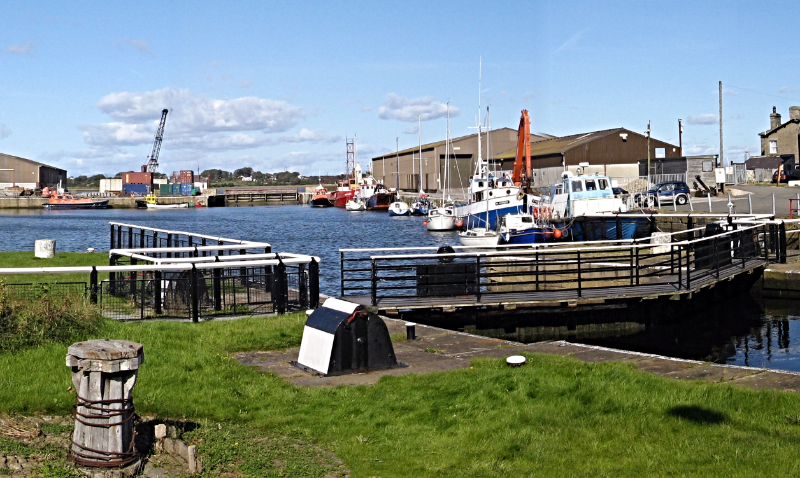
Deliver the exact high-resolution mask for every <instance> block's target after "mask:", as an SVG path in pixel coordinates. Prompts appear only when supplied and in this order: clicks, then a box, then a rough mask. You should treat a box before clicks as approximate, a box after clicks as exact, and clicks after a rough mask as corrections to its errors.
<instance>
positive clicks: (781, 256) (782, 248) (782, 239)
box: [778, 221, 786, 264]
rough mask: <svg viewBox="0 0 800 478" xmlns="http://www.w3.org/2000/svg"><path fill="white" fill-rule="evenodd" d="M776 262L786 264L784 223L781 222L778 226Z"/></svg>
mask: <svg viewBox="0 0 800 478" xmlns="http://www.w3.org/2000/svg"><path fill="white" fill-rule="evenodd" d="M778 251H779V256H778V262H779V263H781V264H786V223H785V222H783V221H781V223H780V224H778Z"/></svg>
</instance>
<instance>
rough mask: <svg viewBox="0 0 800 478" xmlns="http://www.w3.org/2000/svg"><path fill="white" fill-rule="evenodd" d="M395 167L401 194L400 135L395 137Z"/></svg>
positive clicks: (398, 189)
mask: <svg viewBox="0 0 800 478" xmlns="http://www.w3.org/2000/svg"><path fill="white" fill-rule="evenodd" d="M394 147H395V153H394V167H395V169H396V170H397V173H396V174H397V188H396V189H397V191H396V192H397V194H398V196H399V195H400V136H397V137H395V139H394Z"/></svg>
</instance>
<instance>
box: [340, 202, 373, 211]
mask: <svg viewBox="0 0 800 478" xmlns="http://www.w3.org/2000/svg"><path fill="white" fill-rule="evenodd" d="M344 208H345V209H346V210H348V211H351V212H358V211H366V210H367V205H366V204H364V202H363V201H347V204H345V205H344Z"/></svg>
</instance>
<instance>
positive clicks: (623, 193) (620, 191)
mask: <svg viewBox="0 0 800 478" xmlns="http://www.w3.org/2000/svg"><path fill="white" fill-rule="evenodd" d="M611 190H612V191H614V197H615V198H618V197H622V196H627V195H628V191H626V190H624V189H622V188H611Z"/></svg>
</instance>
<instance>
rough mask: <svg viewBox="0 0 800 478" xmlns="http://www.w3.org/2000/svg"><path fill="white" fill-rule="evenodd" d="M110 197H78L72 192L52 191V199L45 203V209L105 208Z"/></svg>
mask: <svg viewBox="0 0 800 478" xmlns="http://www.w3.org/2000/svg"><path fill="white" fill-rule="evenodd" d="M107 207H108V199H104V200H95V199H92V198H76V197H74V196H73V195H72V194H64V193H54V192H51V193H50V199H49V200H48V202H46V203H44V208H45V209H105V208H107Z"/></svg>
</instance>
